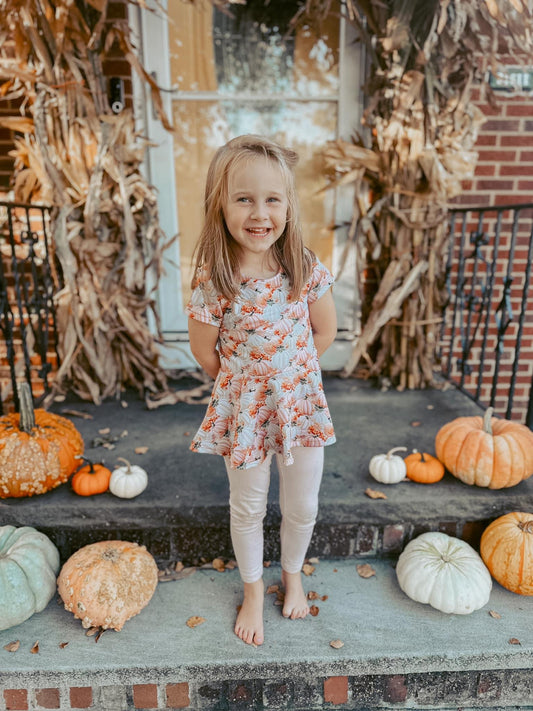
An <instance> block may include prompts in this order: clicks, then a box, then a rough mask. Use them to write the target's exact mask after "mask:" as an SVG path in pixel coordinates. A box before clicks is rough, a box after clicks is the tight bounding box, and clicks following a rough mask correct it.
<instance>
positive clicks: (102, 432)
mask: <svg viewBox="0 0 533 711" xmlns="http://www.w3.org/2000/svg"><path fill="white" fill-rule="evenodd" d="M110 432H111V428H110V427H102V429H101V430H98V434H101V435H106V434H109V433H110Z"/></svg>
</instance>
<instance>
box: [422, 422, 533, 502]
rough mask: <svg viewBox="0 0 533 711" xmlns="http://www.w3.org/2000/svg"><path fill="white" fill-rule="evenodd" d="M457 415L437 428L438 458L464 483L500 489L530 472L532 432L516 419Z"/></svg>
mask: <svg viewBox="0 0 533 711" xmlns="http://www.w3.org/2000/svg"><path fill="white" fill-rule="evenodd" d="M492 412H493V409H492V408H489V409H488V410H487V412H486V413H485V416H484V417H458V418H457V419H455V420H452V421H451V422H448V423H447V424H446V425H444V426H443V427H441V428H440V430H439V431H438V433H437V436H436V438H435V451H436V453H437V458H438V459H440V461H441V462H442V463H443V464H444V466H445V467H446V469H447V470H448V471H449V472H451V473H452V474H453V475H454V476H455V477H457V478H458V479H460V480H461V481H463V482H464V483H465V484H474V485H476V486H484V487H488V488H489V489H503V488H506V487H509V486H515V484H519V483H520V482H521V481H523V480H524V479H527V478H528V477H530V476H531V475H532V474H533V432H532V431H531V430H530V429H529V428H528V427H526V426H525V425H521V424H520V423H518V422H511V421H510V420H503V419H499V418H496V417H492Z"/></svg>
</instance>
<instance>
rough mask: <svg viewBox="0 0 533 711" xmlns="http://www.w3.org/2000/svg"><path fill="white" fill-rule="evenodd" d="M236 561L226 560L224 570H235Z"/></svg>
mask: <svg viewBox="0 0 533 711" xmlns="http://www.w3.org/2000/svg"><path fill="white" fill-rule="evenodd" d="M237 567H238V566H237V561H236V560H228V562H227V563H226V570H235V568H237Z"/></svg>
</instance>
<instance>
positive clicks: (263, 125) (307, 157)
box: [169, 0, 339, 301]
mask: <svg viewBox="0 0 533 711" xmlns="http://www.w3.org/2000/svg"><path fill="white" fill-rule="evenodd" d="M169 6H170V8H169V14H170V21H169V40H170V42H169V44H170V52H171V72H172V83H173V86H175V87H176V88H177V89H178V91H176V92H175V93H174V98H173V102H172V109H173V118H174V122H175V125H176V126H178V127H179V131H178V134H177V135H176V136H175V138H174V145H175V153H174V158H175V170H176V183H177V205H178V220H179V226H180V261H181V265H182V277H183V280H182V283H183V292H184V293H183V296H184V301H187V299H188V295H189V283H190V278H191V269H192V263H191V258H192V252H193V249H194V246H195V244H196V240H197V238H198V234H199V232H200V229H201V225H202V210H203V208H202V201H203V190H204V183H205V177H206V174H207V168H208V165H209V162H210V160H211V158H212V156H213V153H214V152H215V150H216V149H217V148H218V147H219V146H220V145H222V144H223V143H225V142H226V141H228V140H229V139H230V138H233V137H234V136H237V135H240V134H243V133H258V134H262V135H266V136H268V137H270V138H272V139H274V140H276V141H279V142H280V143H282V144H283V145H287V146H289V147H291V148H293V149H294V150H296V151H297V152H298V154H299V156H300V161H299V164H298V166H297V169H296V179H297V187H298V193H299V196H300V203H301V212H302V218H303V223H304V235H305V240H306V243H307V245H308V246H309V247H310V248H311V249H313V251H315V252H316V254H317V255H318V257H319V258H320V259H321V260H322V261H323V262H324V263H325V264H326V265H327V266H328V267H330V268H331V267H332V254H333V232H332V229H331V226H332V224H333V222H334V208H335V206H334V201H333V193H332V192H327V193H325V194H320V195H318V194H317V193H318V191H319V190H320V188H321V187H323V184H324V181H323V178H322V177H321V158H320V154H321V150H322V148H323V147H324V145H325V143H326V142H327V141H329V140H332V139H334V138H335V137H336V133H337V123H338V90H339V76H338V46H339V19H338V17H339V15H338V8H337V12H336V13H335V8H334V10H333V11H332V14H331V16H330V17H329V18H328V19H327V20H325V21H324V22H323V24H322V27H321V35H320V36H317V35H316V33H314V32H312V31H311V30H310V29H309V28H305V27H303V28H301V29H299V30H298V31H297V32H296V33H292V34H288V29H289V23H290V21H291V19H292V17H293V16H294V14H295V12H296V11H297V9H298V4H297V3H296V2H290V1H289V2H287V1H282V0H271V2H270V3H269V4H268V6H267V7H265V4H264V0H248V2H247V4H246V5H243V6H240V5H232V6H231V13H232V15H231V16H229V15H228V14H226V13H223V12H221V11H220V10H217V9H215V8H213V7H212V6H210V4H209V3H203V4H195V5H194V6H192V5H187V4H185V3H181V2H171V3H169Z"/></svg>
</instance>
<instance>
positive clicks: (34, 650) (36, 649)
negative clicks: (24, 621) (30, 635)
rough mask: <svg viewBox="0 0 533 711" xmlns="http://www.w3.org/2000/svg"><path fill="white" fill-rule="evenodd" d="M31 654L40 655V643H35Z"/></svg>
mask: <svg viewBox="0 0 533 711" xmlns="http://www.w3.org/2000/svg"><path fill="white" fill-rule="evenodd" d="M30 652H31V653H32V654H39V642H38V641H37V642H35V644H34V645H33V647H32V648H31V649H30Z"/></svg>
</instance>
